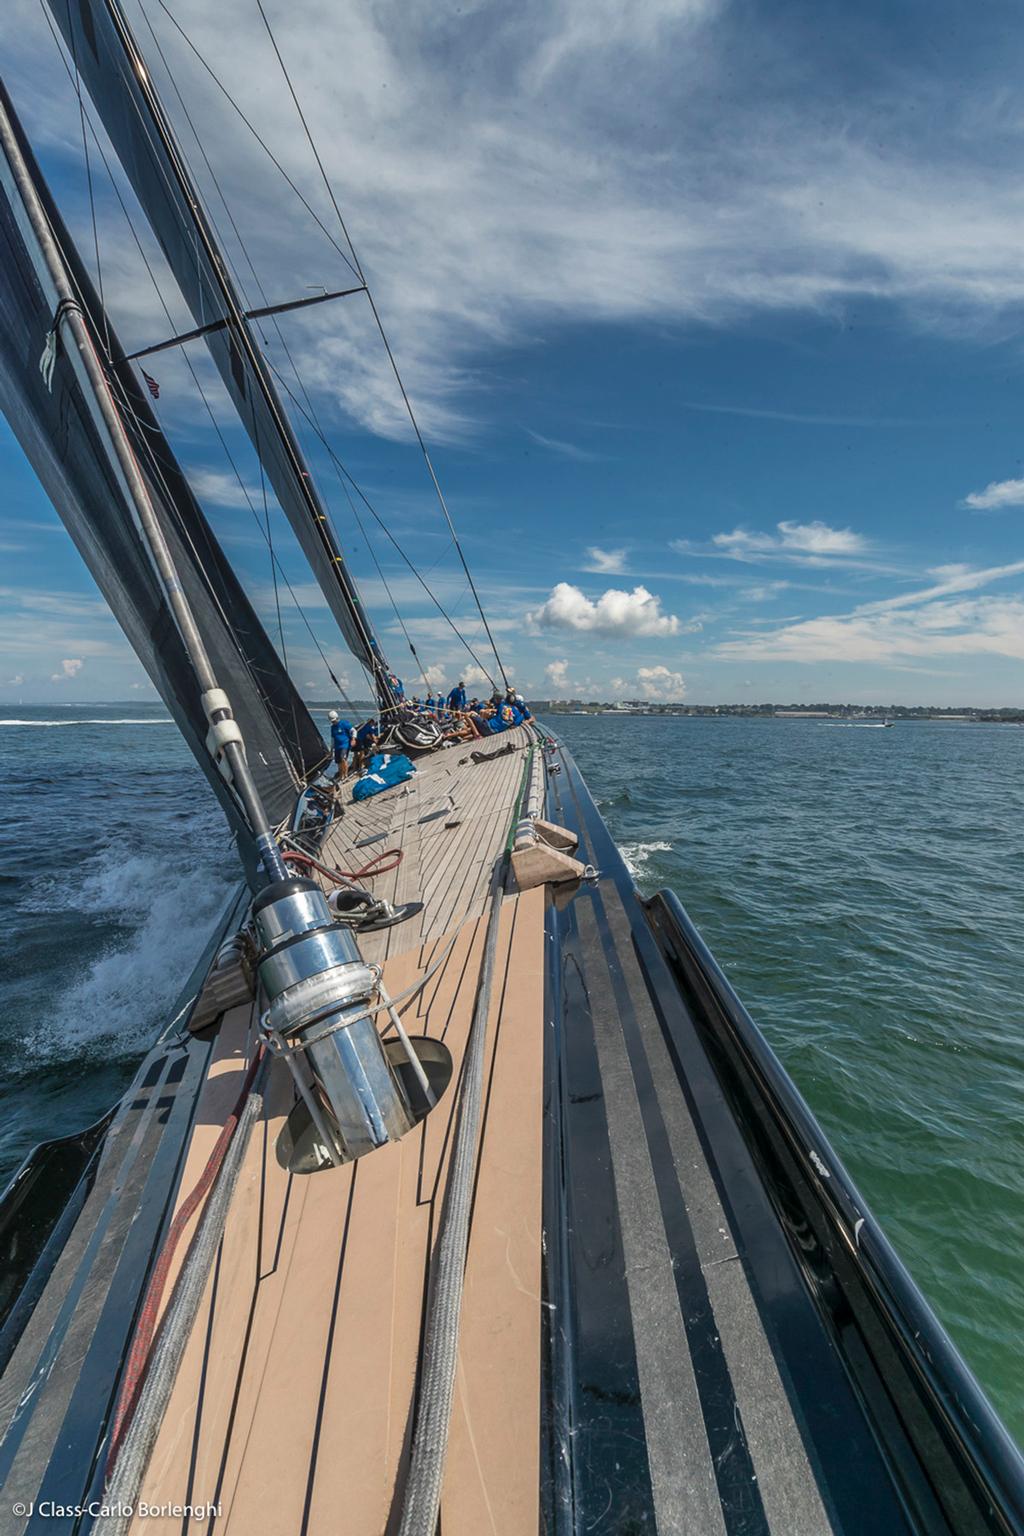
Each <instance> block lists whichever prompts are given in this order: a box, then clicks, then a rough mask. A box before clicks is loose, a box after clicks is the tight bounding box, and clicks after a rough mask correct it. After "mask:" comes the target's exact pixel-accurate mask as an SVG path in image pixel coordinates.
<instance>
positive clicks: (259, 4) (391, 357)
mask: <svg viewBox="0 0 1024 1536" xmlns="http://www.w3.org/2000/svg"><path fill="white" fill-rule="evenodd" d="M160 3H161V4H162V3H163V0H160ZM256 8H257V10H258V11H259V13H260V16H261V17H262V19H263V25H264V27H265V28H266V30H267V36H268V37H269V39H270V43H271V47H272V48H273V50H274V53H275V54H276V56H277V62H278V63H279V64H280V66H281V73H282V74H283V76H284V79H285V83H286V85H287V86H288V91H289V94H290V95H291V98H292V101H293V102H294V104H295V110H296V112H297V113H298V115H299V121H300V122H301V123H302V127H303V129H304V131H305V134H306V138H307V140H308V142H309V147H310V149H311V150H312V152H313V158H314V160H315V161H316V163H317V167H318V168H319V171H320V175H321V177H322V178H323V183H324V187H325V188H326V190H327V195H328V197H329V198H330V200H331V204H332V206H333V208H334V211H335V213H336V214H337V217H338V224H339V226H340V228H341V232H342V234H343V235H344V237H345V241H346V244H347V245H348V248H349V250H350V251H351V253H352V262H353V263H354V264H355V271H356V275H357V276H358V278H359V280H360V282H361V283H362V284H363V286H364V290H365V293H366V298H367V302H368V303H369V306H370V312H371V314H372V315H373V318H374V321H375V323H376V326H377V329H378V331H379V332H380V339H381V341H382V342H383V344H384V350H385V352H386V353H387V357H388V362H389V363H390V364H391V369H392V372H393V373H394V375H395V381H396V383H397V384H398V388H399V390H400V392H401V395H402V401H403V403H404V405H405V409H406V412H407V414H408V417H409V421H410V423H411V425H412V429H413V432H414V433H415V434H416V441H417V442H418V443H419V446H420V452H421V453H422V454H423V460H424V463H425V464H426V466H427V473H428V474H429V476H430V481H431V484H432V485H433V487H434V492H435V494H436V496H437V501H438V505H439V506H440V508H441V511H442V513H443V514H444V519H445V522H446V523H447V524H448V531H449V533H450V534H451V536H452V542H453V543H454V545H455V548H456V550H457V551H458V556H459V559H460V561H461V562H462V569H463V570H464V571H465V573H466V579H467V580H468V582H469V585H470V587H471V589H472V592H473V597H474V599H475V600H476V606H477V611H478V612H479V614H480V619H481V622H482V623H483V626H484V629H485V630H486V631H487V639H488V641H489V643H490V647H491V650H492V651H493V652H494V659H495V661H496V662H497V664H498V671H499V672H500V673H501V676H502V680H503V681H504V684H505V687H506V688H507V687H508V686H509V682H508V674H507V673H506V671H505V667H504V664H503V663H502V660H501V656H500V654H499V652H498V647H497V644H496V643H495V639H494V636H493V634H492V633H491V626H490V624H489V623H488V622H487V615H486V614H485V612H484V607H483V603H482V602H481V601H480V594H479V592H478V591H477V588H476V583H475V582H474V580H473V575H472V572H471V571H470V569H469V564H468V562H467V560H466V556H465V553H464V552H463V548H462V545H461V544H460V542H459V536H458V534H457V533H456V531H455V524H454V523H453V521H452V516H451V513H450V512H449V510H448V503H447V502H446V501H445V498H444V492H443V491H442V490H441V483H440V481H439V480H438V478H437V474H436V471H435V469H434V465H433V461H432V460H431V457H430V452H429V450H428V448H427V445H426V443H425V442H424V440H423V434H422V432H421V431H420V427H419V422H418V421H417V420H416V413H415V411H414V410H413V408H412V401H411V400H410V399H409V395H408V392H407V391H406V387H405V383H404V381H403V379H402V375H401V373H400V371H399V368H398V362H397V360H396V358H395V354H394V352H393V351H392V350H391V343H390V341H389V340H388V336H387V332H386V331H385V329H384V322H383V321H382V320H381V317H380V312H379V311H378V309H377V305H376V303H375V302H374V298H373V293H372V292H371V290H370V286H369V284H368V283H367V281H366V274H365V272H364V271H363V265H362V262H361V261H360V260H359V256H358V255H357V253H356V249H355V246H354V245H353V243H352V237H351V235H350V234H349V232H348V228H347V226H346V224H345V220H344V218H343V217H342V212H341V209H340V208H339V206H338V200H337V198H336V197H335V195H334V189H333V187H332V186H331V181H330V177H329V176H328V175H327V171H326V169H325V167H324V163H323V161H322V160H321V158H320V152H319V150H318V149H317V147H316V141H315V140H314V138H313V134H312V132H311V130H310V126H309V123H308V122H307V120H306V115H305V113H304V112H303V110H302V106H301V104H300V102H299V98H298V95H297V93H296V90H295V87H294V85H293V84H292V78H291V75H290V74H289V73H288V67H287V65H286V64H285V62H284V59H283V57H282V55H281V50H280V49H279V48H278V46H277V39H276V38H275V36H274V32H273V28H272V27H271V25H270V21H269V19H268V17H267V13H266V11H265V10H264V8H263V0H256ZM351 264H352V263H350V265H351Z"/></svg>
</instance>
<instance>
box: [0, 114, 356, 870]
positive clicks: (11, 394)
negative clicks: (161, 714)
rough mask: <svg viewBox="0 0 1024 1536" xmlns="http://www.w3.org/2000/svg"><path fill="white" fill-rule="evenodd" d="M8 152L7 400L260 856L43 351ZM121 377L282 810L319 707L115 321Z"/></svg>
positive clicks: (261, 775)
mask: <svg viewBox="0 0 1024 1536" xmlns="http://www.w3.org/2000/svg"><path fill="white" fill-rule="evenodd" d="M0 98H2V101H3V105H4V110H5V111H6V113H7V114H8V116H9V117H10V119H11V121H12V123H13V125H14V127H15V130H16V132H17V134H18V140H19V145H20V148H21V152H22V155H23V156H24V159H25V161H26V163H27V164H28V166H29V168H30V171H31V174H32V178H33V181H34V183H35V187H36V190H37V192H38V194H39V196H40V199H41V200H42V202H43V204H44V207H45V208H46V210H47V216H48V218H49V221H50V225H51V228H52V230H53V233H54V235H55V237H56V239H57V241H58V243H59V245H60V247H61V252H62V255H63V257H64V262H65V265H66V267H67V269H68V272H69V275H70V277H71V280H72V283H73V284H74V286H75V289H76V291H77V293H78V295H79V298H80V301H81V304H82V307H83V310H84V311H85V313H86V316H87V318H88V319H89V320H90V322H91V324H92V326H93V329H94V331H95V332H96V333H97V334H99V332H100V328H99V327H98V326H97V320H98V319H99V317H100V310H99V306H98V301H97V299H96V295H95V293H94V291H93V288H92V285H91V283H90V281H89V278H88V275H87V273H86V272H85V269H84V267H83V265H82V262H81V260H80V258H79V257H78V254H77V252H76V251H75V248H74V245H73V243H72V241H71V239H70V237H69V236H68V233H67V230H66V228H65V227H64V225H63V222H62V221H61V219H60V215H59V213H58V212H57V209H56V207H55V205H54V203H53V200H52V198H51V197H50V195H49V192H48V189H47V188H46V186H45V183H44V182H43V179H42V176H41V174H40V172H39V168H38V166H37V164H36V162H35V160H34V158H33V156H32V152H31V149H30V147H29V145H28V143H27V140H26V139H25V136H24V134H23V133H22V132H21V131H20V128H19V126H18V123H17V118H16V115H15V113H14V110H13V108H12V106H11V103H10V99H9V97H8V95H7V92H6V90H5V89H4V88H3V86H2V84H0ZM48 290H49V284H48V281H47V279H46V278H45V276H44V275H43V274H42V273H41V271H40V268H39V264H38V262H37V261H36V260H35V259H34V250H33V241H32V237H31V233H30V231H29V229H28V225H27V222H26V221H25V219H24V213H23V210H22V208H21V203H20V199H19V198H18V195H17V192H16V189H15V187H14V184H13V181H12V179H11V176H10V173H9V169H8V167H7V163H6V160H5V159H4V157H3V156H2V155H0V409H2V410H3V412H4V415H5V416H6V417H7V420H8V422H9V423H10V425H11V429H12V431H13V432H14V435H15V436H16V437H17V439H18V441H19V442H20V443H21V446H22V448H23V449H24V450H25V453H26V455H27V457H28V459H29V461H30V462H31V464H32V466H33V468H34V469H35V471H36V474H37V475H38V477H39V479H40V481H41V482H42V485H43V487H44V489H45V490H46V492H47V494H48V495H49V497H50V500H51V501H52V502H53V505H54V507H55V508H56V510H57V511H58V513H59V514H60V516H61V518H62V520H63V522H64V524H65V526H66V527H67V529H68V531H69V532H70V534H71V536H72V538H73V539H74V541H75V544H76V545H77V547H78V549H79V551H80V552H81V554H82V556H83V558H84V560H85V562H86V564H87V566H88V567H89V570H90V571H91V573H92V575H93V577H94V578H95V580H96V583H97V585H98V586H99V588H100V591H101V592H102V593H103V595H104V597H105V598H106V600H107V602H108V603H109V605H110V607H111V609H112V611H113V613H114V615H115V617H116V618H117V620H118V622H119V623H120V625H121V627H122V629H123V630H124V632H125V634H126V635H127V637H128V639H129V641H130V642H131V645H132V647H133V649H134V650H135V652H136V654H137V655H138V657H139V659H140V661H141V662H142V664H143V666H144V667H145V669H146V671H147V672H148V674H149V676H150V678H151V679H152V681H153V683H154V684H155V685H156V687H157V689H158V691H159V693H160V695H161V697H162V698H163V700H164V702H165V704H166V705H167V708H168V710H169V711H170V712H171V714H172V715H173V717H174V719H175V721H176V722H177V724H178V726H179V728H180V729H181V731H182V734H183V735H184V737H185V739H186V740H187V742H188V743H189V746H190V747H191V748H192V751H193V752H194V754H195V756H196V758H197V759H198V761H199V762H200V764H201V765H202V767H203V769H204V770H205V772H206V773H207V775H208V777H209V778H210V780H211V782H212V784H213V787H214V789H215V790H216V791H217V794H218V796H219V797H220V799H221V801H222V803H223V804H224V806H225V809H226V810H227V812H228V816H229V819H230V821H231V823H232V826H233V827H234V828H235V830H236V831H237V832H238V835H239V841H240V844H241V849H242V853H243V859H244V860H245V862H246V863H247V864H249V863H251V859H250V858H249V857H248V855H249V854H250V852H251V834H250V833H249V830H248V827H247V826H246V824H245V821H244V819H243V818H242V816H241V815H240V813H239V811H238V808H237V805H236V802H235V799H234V796H233V793H232V792H231V790H230V789H229V788H228V786H227V784H226V783H225V782H224V780H223V779H222V778H221V776H220V774H219V772H218V771H217V768H216V765H215V763H214V761H213V759H212V758H211V757H210V754H209V753H208V751H207V750H206V746H205V738H206V732H207V722H206V718H205V715H204V713H203V709H202V706H201V703H200V697H199V690H198V688H197V686H196V681H195V676H194V673H193V670H192V666H191V663H190V661H189V659H188V656H187V654H186V652H185V648H184V646H183V644H182V641H181V637H180V635H179V632H178V629H177V627H176V625H175V623H174V620H173V617H172V615H171V612H170V609H169V607H168V604H167V601H166V598H165V596H164V592H163V588H162V586H161V584H160V582H159V580H158V577H157V574H156V571H155V569H154V567H153V565H152V563H151V561H150V557H149V553H148V550H147V548H146V546H145V544H144V543H143V540H142V538H141V535H140V534H139V532H138V529H137V526H136V521H135V518H134V515H133V510H132V508H131V506H130V504H129V501H128V498H127V496H126V493H125V491H124V489H123V486H122V482H121V480H120V477H119V474H118V472H117V468H116V466H115V464H114V461H113V459H112V456H111V451H110V449H109V446H108V444H107V442H106V439H105V438H104V436H103V434H102V433H101V432H100V430H99V429H98V427H97V424H96V419H95V414H94V411H93V408H92V406H91V404H90V402H89V400H88V399H87V398H86V395H85V393H84V391H83V390H82V388H81V387H80V385H79V382H78V378H77V375H76V373H75V371H74V368H73V366H72V362H71V360H70V358H69V357H68V356H67V355H66V354H65V353H64V351H63V349H62V347H60V346H59V345H58V348H57V355H56V361H55V366H54V371H53V376H52V380H51V384H50V387H49V388H48V387H47V383H46V381H45V379H44V376H43V373H42V372H41V370H40V366H39V364H40V359H41V357H42V355H43V352H44V349H45V347H46V342H47V336H48V333H49V332H50V330H51V327H52V325H53V322H54V296H53V294H52V292H50V291H48ZM110 345H111V351H112V364H111V370H110V373H111V381H112V385H113V388H114V391H115V395H116V396H117V398H118V399H119V402H120V403H121V406H122V411H121V414H122V417H123V419H124V422H125V426H126V428H127V430H128V432H129V436H130V437H131V439H132V443H133V447H134V449H135V452H136V456H137V458H138V461H139V463H140V465H141V467H142V469H143V472H144V474H145V476H146V480H147V483H148V486H149V490H150V494H151V499H152V502H153V506H154V509H155V511H156V513H157V516H158V518H159V520H160V523H161V526H162V528H163V531H164V534H165V536H166V538H167V540H168V543H169V545H170V548H171V552H172V554H173V557H174V561H175V564H176V566H177V570H178V575H179V578H180V580H181V583H182V586H183V588H184V590H185V592H186V595H187V597H188V599H189V602H190V604H191V606H192V610H193V612H194V614H195V616H196V620H197V622H198V624H199V628H200V630H201V633H202V636H203V639H204V642H205V644H206V646H207V649H208V651H209V654H210V657H211V660H212V662H213V664H214V669H215V671H216V673H217V677H218V681H219V682H220V686H221V687H223V688H224V689H225V690H226V691H227V693H228V695H229V697H230V699H231V702H232V707H233V710H234V714H235V717H236V718H237V720H238V722H239V725H240V727H241V730H242V733H243V736H244V738H245V741H246V746H247V755H248V759H249V763H250V766H251V768H252V771H253V776H254V778H255V780H256V783H257V786H258V788H259V790H260V793H261V795H262V797H263V799H264V803H265V805H266V807H267V811H268V814H269V815H270V817H271V819H272V820H275V821H276V820H279V819H281V818H283V817H284V816H286V815H287V814H288V812H289V810H290V808H291V806H292V805H293V803H294V799H295V779H296V778H299V779H304V778H306V777H308V775H309V774H310V773H311V772H312V771H313V770H314V769H315V768H316V767H317V766H318V765H319V764H321V763H323V762H324V760H325V759H326V756H327V751H326V748H325V746H324V743H323V740H322V738H321V736H320V733H319V731H318V730H317V728H316V726H315V724H314V722H313V720H312V718H311V716H310V714H309V711H308V710H307V708H306V706H305V704H304V703H303V701H302V699H301V697H300V696H299V694H298V692H297V691H296V689H295V687H294V685H293V684H292V681H291V679H290V678H289V676H288V674H287V672H286V671H285V669H284V667H283V666H282V664H281V661H280V659H279V657H278V655H277V653H276V651H275V650H274V647H273V645H272V644H271V642H270V639H269V638H268V636H267V634H266V632H265V630H264V629H263V627H262V625H261V624H260V621H259V619H258V618H257V616H256V614H255V612H254V611H253V608H252V605H251V604H250V602H249V600H248V598H247V597H246V595H245V593H244V591H243V590H242V588H241V586H240V584H239V582H238V579H237V577H236V576H235V574H234V572H233V571H232V569H231V567H230V565H229V564H228V562H227V560H226V559H225V556H224V553H223V551H222V550H221V548H220V546H219V545H218V543H217V541H216V539H215V537H214V535H213V532H212V530H211V528H210V526H209V524H208V523H207V521H206V518H205V517H204V515H203V513H202V511H201V509H200V507H199V505H198V503H197V502H196V500H195V497H194V496H193V495H192V493H191V491H190V490H189V487H188V484H187V482H186V480H185V478H184V476H183V474H182V472H181V469H180V467H179V465H178V464H177V461H176V460H175V458H174V454H173V452H172V450H171V447H170V445H169V443H168V442H167V440H166V439H165V437H164V436H163V434H162V433H161V431H160V428H159V426H158V424H157V421H156V418H155V417H154V416H153V414H152V411H151V410H150V408H149V405H148V402H147V400H146V398H145V396H144V394H143V393H142V391H141V390H140V389H139V387H138V385H137V384H136V382H135V379H134V375H133V372H132V368H131V365H130V364H129V363H126V362H125V361H124V354H123V352H122V351H121V349H120V347H119V345H118V343H117V340H116V338H115V337H114V336H113V334H112V333H111V336H110Z"/></svg>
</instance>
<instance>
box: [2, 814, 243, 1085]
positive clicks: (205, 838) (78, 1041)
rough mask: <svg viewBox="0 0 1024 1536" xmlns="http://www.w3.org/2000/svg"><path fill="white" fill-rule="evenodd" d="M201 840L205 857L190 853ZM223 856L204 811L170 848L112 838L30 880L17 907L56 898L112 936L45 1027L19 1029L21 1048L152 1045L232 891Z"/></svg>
mask: <svg viewBox="0 0 1024 1536" xmlns="http://www.w3.org/2000/svg"><path fill="white" fill-rule="evenodd" d="M214 834H219V835H214ZM203 847H206V848H208V849H210V854H209V856H208V857H207V858H206V859H200V860H196V859H195V857H194V851H195V849H196V848H203ZM224 854H225V837H224V835H223V828H222V827H220V826H218V824H217V822H216V821H215V820H213V818H212V817H211V816H210V815H209V813H204V814H201V815H199V816H197V817H196V819H195V821H194V823H193V825H192V826H191V827H190V828H189V830H188V832H187V833H186V834H185V835H184V836H183V837H182V839H181V840H180V843H178V844H177V846H175V847H173V848H169V849H167V850H166V851H161V852H157V853H151V852H148V851H147V852H138V853H126V852H125V851H124V845H123V842H121V841H119V840H111V841H110V842H108V843H107V845H106V846H104V847H103V848H101V849H99V850H98V851H97V853H96V854H95V855H94V856H93V857H92V858H90V859H89V860H87V861H86V862H85V863H84V864H83V865H81V866H80V867H79V868H78V869H77V870H72V871H70V872H69V873H66V874H65V873H62V874H60V875H50V876H47V877H44V878H42V879H39V880H37V881H36V882H34V885H33V888H32V890H31V891H30V892H28V893H26V894H25V895H24V896H23V898H22V901H21V904H20V905H21V909H22V911H24V912H37V913H39V914H45V913H50V912H53V911H54V909H55V907H57V906H59V907H60V909H61V910H63V911H64V912H72V913H79V914H81V917H82V920H83V922H87V923H89V924H90V925H92V926H93V927H98V928H101V929H103V930H107V931H110V932H111V937H110V939H109V941H108V942H107V944H106V945H105V947H104V949H103V950H102V952H101V953H100V954H99V955H97V956H96V957H95V958H93V959H91V960H90V961H89V962H88V963H87V965H86V967H85V969H84V970H83V971H82V972H81V973H80V974H79V975H78V976H77V977H76V978H75V979H74V980H72V981H70V982H67V983H66V984H65V985H64V986H63V987H62V989H61V990H60V991H59V993H58V994H57V996H56V998H55V999H54V1000H53V1002H52V1004H51V1006H50V1008H49V1010H48V1017H47V1020H46V1027H45V1030H40V1029H38V1028H37V1029H33V1030H31V1031H30V1032H28V1033H25V1034H23V1035H22V1037H21V1041H20V1043H21V1045H22V1047H23V1049H24V1051H25V1054H26V1056H28V1057H31V1058H33V1059H34V1060H35V1061H36V1062H39V1061H40V1060H41V1059H52V1058H56V1057H67V1056H68V1055H69V1054H71V1055H74V1054H77V1053H81V1052H88V1051H89V1050H90V1049H92V1048H93V1047H95V1046H99V1045H100V1044H101V1043H102V1044H103V1045H104V1046H105V1047H106V1048H108V1049H111V1048H112V1049H114V1050H115V1051H116V1053H117V1054H119V1055H121V1056H126V1055H134V1054H136V1053H137V1052H138V1051H140V1050H143V1049H144V1048H145V1047H146V1046H147V1045H149V1043H150V1042H151V1041H152V1039H153V1036H154V1033H155V1031H156V1030H157V1029H158V1028H159V1027H160V1026H161V1025H162V1024H163V1023H164V1022H165V1021H166V1020H167V1019H168V1017H169V1014H170V1010H171V1008H172V1006H173V1004H174V1002H175V999H176V998H177V996H178V993H179V991H180V990H181V988H182V986H183V985H184V983H185V981H186V979H187V978H188V975H189V973H190V971H191V969H192V967H193V965H194V964H195V962H196V960H197V959H198V958H199V956H200V954H201V953H202V951H203V948H204V946H205V944H206V942H207V941H208V939H209V937H210V934H211V933H212V931H213V928H214V926H215V924H216V922H217V919H218V918H219V916H220V914H221V913H222V912H223V910H224V908H225V906H226V904H227V902H228V900H229V899H230V897H231V894H232V892H233V891H234V890H235V889H236V885H237V882H236V881H234V880H233V879H232V878H231V876H232V874H233V871H232V870H231V868H230V853H229V854H228V858H227V859H225V857H224Z"/></svg>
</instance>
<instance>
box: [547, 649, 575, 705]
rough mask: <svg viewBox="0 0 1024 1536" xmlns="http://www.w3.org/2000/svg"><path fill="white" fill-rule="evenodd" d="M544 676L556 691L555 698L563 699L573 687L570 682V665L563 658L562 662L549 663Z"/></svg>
mask: <svg viewBox="0 0 1024 1536" xmlns="http://www.w3.org/2000/svg"><path fill="white" fill-rule="evenodd" d="M544 676H545V678H546V679H547V681H548V682H549V683H550V685H551V687H552V688H553V689H554V693H555V698H556V699H557V698H563V697H564V696H565V694H566V693H567V692H568V691H569V689H570V687H571V686H572V685H571V684H570V682H569V663H568V661H567V660H566V659H565V658H564V657H563V659H562V660H561V661H549V662H548V664H547V666H546V667H545V668H544Z"/></svg>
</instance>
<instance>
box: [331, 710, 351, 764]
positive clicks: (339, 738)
mask: <svg viewBox="0 0 1024 1536" xmlns="http://www.w3.org/2000/svg"><path fill="white" fill-rule="evenodd" d="M327 718H328V720H330V722H331V746H332V747H333V748H334V761H335V763H336V764H337V765H338V772H337V775H336V777H337V778H339V779H343V778H345V776H346V775H347V773H348V755H349V753H350V752H351V750H352V734H353V733H352V726H351V723H350V722H349V721H348V720H342V719H340V718H339V716H338V711H337V710H336V709H332V710H331V711H330V713H329V714H328V716H327Z"/></svg>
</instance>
